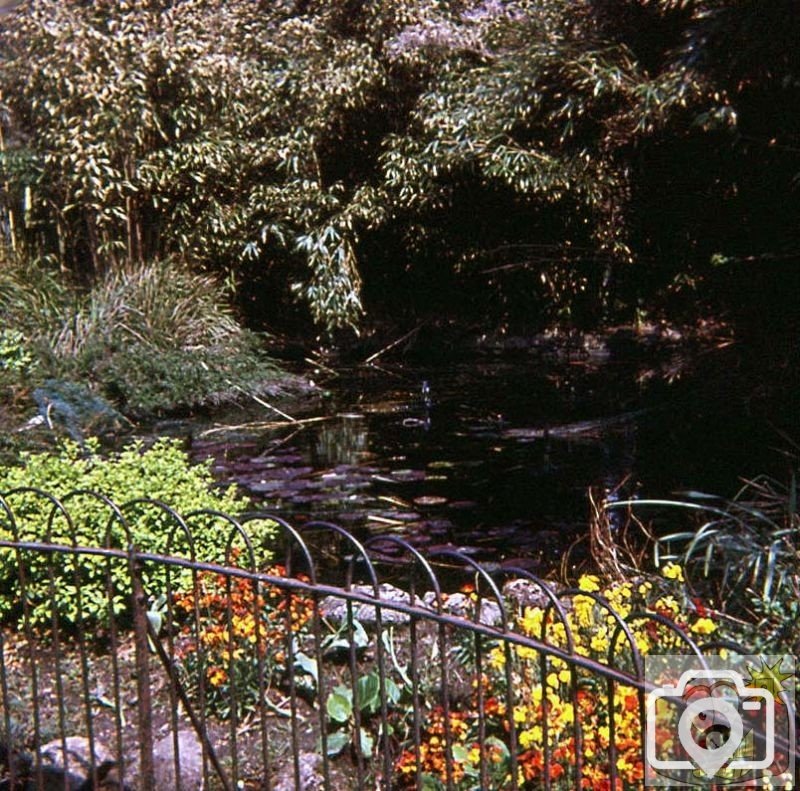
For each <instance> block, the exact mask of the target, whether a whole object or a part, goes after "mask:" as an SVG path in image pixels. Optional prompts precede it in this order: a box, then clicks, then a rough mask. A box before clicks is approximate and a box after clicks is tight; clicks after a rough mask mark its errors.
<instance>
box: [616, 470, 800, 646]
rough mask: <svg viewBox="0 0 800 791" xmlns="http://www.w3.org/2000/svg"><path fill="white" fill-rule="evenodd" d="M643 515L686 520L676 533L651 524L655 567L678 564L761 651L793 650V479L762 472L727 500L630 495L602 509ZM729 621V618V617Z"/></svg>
mask: <svg viewBox="0 0 800 791" xmlns="http://www.w3.org/2000/svg"><path fill="white" fill-rule="evenodd" d="M617 508H631V509H633V511H634V513H635V515H636V516H637V517H638V518H640V519H641V518H642V517H643V513H648V514H653V513H659V512H660V513H662V514H663V513H664V512H666V511H677V512H678V513H679V514H681V515H682V516H683V517H685V518H687V519H688V520H691V521H692V522H693V524H691V526H690V527H689V528H688V529H682V530H678V531H674V530H672V531H670V530H663V529H661V530H659V529H657V527H654V526H650V527H649V528H648V534H649V536H650V538H651V540H652V544H653V552H654V561H655V564H656V566H660V565H662V564H663V563H664V562H672V561H677V562H679V563H680V564H681V565H682V566H683V568H684V569H685V570H686V576H687V581H688V582H689V584H690V586H691V587H692V588H693V589H694V590H695V591H696V592H697V594H698V595H700V596H702V597H703V599H704V600H705V601H707V602H709V603H710V604H711V605H712V606H713V607H714V608H716V609H717V610H719V611H720V612H724V613H727V614H729V615H730V616H731V617H732V618H733V619H736V620H738V622H739V626H738V627H737V628H738V630H739V631H740V632H745V633H746V637H747V639H748V640H749V641H750V642H752V643H753V644H754V645H755V646H757V647H758V648H760V649H762V650H768V651H771V652H772V653H780V652H781V651H785V652H789V653H792V652H794V651H796V650H797V649H798V647H800V643H798V635H797V630H796V623H797V620H796V619H797V615H798V607H797V601H798V594H800V572H799V571H798V569H800V515H798V511H797V479H796V477H795V475H792V477H791V480H790V483H789V485H788V486H783V485H781V484H780V483H779V482H777V481H775V480H773V479H772V478H768V477H765V476H762V477H759V478H756V479H755V480H753V481H750V482H748V483H747V484H746V485H745V486H744V487H743V488H742V489H741V490H740V491H739V492H738V494H737V495H736V497H734V498H733V499H732V500H724V499H721V498H718V497H713V496H711V495H707V494H703V493H700V492H687V493H685V494H684V497H683V499H680V500H669V499H665V500H647V499H642V500H632V501H620V502H614V503H608V504H607V505H606V509H607V510H609V509H617ZM732 623H735V621H732Z"/></svg>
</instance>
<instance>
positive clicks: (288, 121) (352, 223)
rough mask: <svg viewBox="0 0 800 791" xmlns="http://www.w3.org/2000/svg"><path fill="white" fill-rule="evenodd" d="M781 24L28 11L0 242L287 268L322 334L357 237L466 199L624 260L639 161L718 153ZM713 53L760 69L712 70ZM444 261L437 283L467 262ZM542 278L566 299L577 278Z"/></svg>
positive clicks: (692, 18)
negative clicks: (663, 152)
mask: <svg viewBox="0 0 800 791" xmlns="http://www.w3.org/2000/svg"><path fill="white" fill-rule="evenodd" d="M789 5H791V4H790V3H789V4H787V3H783V2H781V3H776V4H774V7H773V6H771V7H770V8H771V9H772V10H771V12H770V14H767V15H766V17H765V16H764V14H762V13H761V12H760V11H759V12H758V13H756V10H757V9H756V7H757V6H758V4H757V3H733V2H729V1H728V0H708V2H697V3H687V2H675V0H646V1H645V2H641V3H636V4H630V3H619V2H614V1H613V0H607V1H605V2H598V1H597V0H582V1H581V2H576V3H564V2H561V0H544V1H542V0H448V1H447V2H434V0H390V1H389V2H385V3H359V4H354V3H352V2H348V1H347V0H335V1H334V2H322V0H305V2H291V1H290V0H280V1H272V2H268V1H267V0H259V1H256V0H228V1H227V2H225V0H181V1H180V2H169V1H168V0H123V1H122V2H111V1H110V0H100V2H94V3H85V2H80V1H79V0H30V2H28V3H26V4H24V6H23V7H21V9H20V10H18V11H16V12H15V13H13V14H11V15H9V16H7V17H6V18H4V27H3V29H2V32H1V33H0V37H2V46H3V59H2V61H0V120H1V121H2V123H1V124H0V125H1V126H2V131H3V139H2V141H0V158H1V160H2V169H3V173H2V182H3V184H4V199H3V203H4V225H5V234H6V238H7V240H8V243H9V246H11V247H14V248H19V249H20V250H22V251H24V252H25V253H26V254H28V255H31V256H34V257H35V256H49V257H51V258H55V259H57V260H58V261H59V263H60V265H61V266H62V268H66V269H69V270H71V271H74V272H78V273H79V274H81V275H83V276H88V277H97V276H100V275H102V274H104V273H106V272H108V271H114V270H116V269H119V268H120V267H121V266H123V265H127V264H133V265H141V264H142V263H143V262H146V261H150V260H153V259H163V258H167V257H170V256H171V257H173V259H184V260H187V261H189V262H190V263H191V264H192V265H193V266H196V267H200V268H203V269H209V268H215V269H221V270H224V271H227V272H229V273H234V274H237V273H240V272H241V271H243V268H244V267H245V266H248V267H249V266H251V265H253V264H255V265H256V266H262V267H264V268H265V269H266V268H278V269H279V271H280V272H281V273H282V274H283V275H285V278H286V280H287V281H289V282H290V283H291V286H292V288H291V290H292V291H293V292H294V293H295V294H296V295H298V296H299V297H300V298H301V299H302V300H304V301H305V302H306V303H307V304H308V305H309V307H310V309H311V314H312V316H313V318H314V319H315V320H316V322H317V323H318V324H320V325H321V326H323V327H327V328H328V329H333V328H335V327H339V326H343V325H351V326H355V325H356V324H357V323H358V321H359V318H360V316H361V314H362V311H363V307H362V294H361V284H362V277H363V262H361V261H360V245H361V241H362V240H363V239H364V237H365V235H367V234H374V233H380V232H381V231H385V230H387V229H388V230H389V231H391V232H397V235H399V236H401V237H402V236H405V238H406V240H407V245H408V248H409V249H410V250H413V249H414V246H415V245H417V244H418V242H419V241H420V240H424V239H425V238H429V237H431V236H435V235H436V233H437V231H438V228H439V224H440V219H441V216H442V213H443V212H447V211H448V209H450V208H451V207H452V206H453V205H455V204H456V203H457V202H458V200H459V199H463V197H464V196H465V195H467V196H469V197H470V199H471V198H472V196H473V193H474V194H475V195H476V196H477V203H476V206H475V214H476V215H478V214H481V213H483V212H485V213H487V214H488V215H489V216H491V212H492V209H493V205H492V200H494V199H495V197H496V195H497V194H502V195H503V196H504V198H503V199H504V200H506V201H507V202H508V205H509V206H513V207H514V210H515V211H517V212H519V213H521V214H523V215H524V214H525V213H528V214H529V215H530V216H531V217H532V218H536V217H538V216H547V217H559V216H566V217H567V218H568V219H567V220H564V221H563V227H560V228H558V226H557V224H556V226H555V227H556V228H558V230H557V231H554V232H553V235H554V237H557V235H558V233H560V234H561V239H560V241H562V242H563V243H564V244H572V243H575V244H582V245H588V246H590V247H592V248H593V250H594V253H595V258H594V259H593V260H595V261H601V262H602V264H598V265H601V266H602V267H606V268H607V267H609V266H610V265H611V264H609V262H612V263H613V262H616V263H620V262H631V261H633V260H634V259H635V258H636V254H637V250H636V249H635V244H634V242H635V240H634V238H633V237H632V234H631V227H632V225H633V224H634V222H640V217H639V216H638V215H637V207H636V206H635V205H634V204H633V201H634V200H635V191H636V187H637V180H638V179H641V177H642V173H641V172H640V171H639V170H638V169H637V168H638V163H639V162H640V161H642V153H643V152H646V151H648V150H649V149H648V147H649V146H653V147H655V146H658V145H659V143H660V142H661V141H662V140H664V139H666V138H669V139H670V140H672V141H673V142H674V141H676V140H681V139H683V138H684V137H686V138H689V137H692V136H698V135H703V134H710V135H717V136H720V135H725V134H730V133H731V132H734V131H735V130H736V129H737V125H738V124H739V122H740V112H739V108H738V107H737V103H736V100H737V96H739V95H743V96H749V95H750V94H749V93H748V91H751V92H752V93H753V96H755V94H756V93H757V91H756V88H758V87H759V86H761V87H763V86H765V85H767V83H771V82H775V83H776V84H778V83H780V85H787V86H788V85H795V84H796V83H797V80H796V77H795V75H796V74H797V73H798V72H797V70H795V66H796V64H795V63H794V60H792V58H791V57H788V56H786V55H785V54H781V52H779V51H778V48H776V47H771V46H769V45H768V44H769V41H770V40H772V39H774V38H775V32H776V31H777V32H778V33H780V36H779V40H781V41H782V40H784V39H786V37H787V36H789V35H790V32H791V30H793V29H794V30H796V27H795V28H792V23H791V20H792V19H793V18H794V17H792V16H791V15H790V14H788V11H787V8H788V6H789ZM795 16H796V15H795ZM726 31H727V32H728V33H731V35H734V36H736V37H738V38H736V40H737V41H742V42H744V41H745V40H747V39H748V37H751V38H752V41H751V42H750V48H749V49H746V50H743V52H751V51H752V50H753V48H754V47H755V46H758V42H761V44H762V45H763V49H762V51H763V53H764V55H765V60H764V62H761V63H758V64H757V66H755V67H752V68H751V66H750V65H749V64H750V63H751V60H752V59H750V58H749V57H748V58H745V57H744V56H742V57H734V56H733V55H730V54H725V53H724V52H723V51H722V49H721V47H720V42H721V41H723V40H725V36H726ZM781 31H783V32H782V33H781ZM722 67H724V68H725V69H727V70H728V71H727V73H728V74H729V75H733V77H729V78H727V79H726V78H724V76H720V75H721V70H722ZM787 80H788V82H787ZM737 92H738V93H737ZM788 115H789V114H788V113H787V117H788ZM731 139H732V140H733V135H731ZM790 142H791V141H790ZM776 150H777V149H776ZM787 150H788V149H787ZM730 181H731V182H733V177H731V179H730ZM708 183H709V184H710V185H712V186H713V185H717V184H719V185H720V186H719V189H720V191H721V192H723V191H724V190H725V189H726V186H725V183H724V179H720V178H717V177H716V176H715V175H714V174H709V177H708ZM733 186H734V187H736V186H738V185H736V184H733ZM731 189H733V187H731ZM729 192H730V190H729ZM559 212H560V213H561V214H559ZM497 241H498V242H499V243H503V244H526V243H530V242H531V241H532V240H531V239H530V238H518V237H517V238H499V239H498V240H497ZM534 241H542V240H538V239H537V240H534ZM547 241H550V242H554V241H559V240H558V239H555V238H554V239H548V240H547ZM453 246H454V247H455V248H456V249H454V250H453V254H452V255H451V256H445V257H444V258H443V263H442V265H443V266H447V265H450V266H453V267H455V268H456V269H457V268H458V267H459V266H461V265H463V264H464V262H465V261H469V260H472V259H474V258H475V250H474V249H472V247H470V245H469V244H467V243H464V247H463V248H460V249H459V248H458V240H456V243H455V244H454V245H453ZM567 258H568V259H569V261H568V262H567V263H562V264H560V267H561V268H562V269H563V268H564V267H567V268H570V267H572V263H571V261H572V259H571V258H569V257H567ZM565 261H567V259H565ZM400 264H401V265H402V266H408V265H409V262H408V261H403V262H400ZM382 265H384V266H388V264H382ZM411 265H412V266H413V262H412V263H411ZM541 279H542V282H544V283H551V282H555V281H559V282H563V283H567V284H578V285H575V286H569V287H565V288H564V289H563V292H564V293H563V294H561V292H559V294H560V295H561V296H563V297H564V298H568V295H567V293H566V292H567V291H569V290H570V289H571V288H577V289H581V288H584V287H585V284H586V283H587V282H589V281H590V280H591V277H589V276H588V275H587V273H585V272H579V273H575V274H571V273H563V272H562V273H560V274H559V273H554V272H551V271H549V270H543V271H542V273H541ZM559 298H560V297H559Z"/></svg>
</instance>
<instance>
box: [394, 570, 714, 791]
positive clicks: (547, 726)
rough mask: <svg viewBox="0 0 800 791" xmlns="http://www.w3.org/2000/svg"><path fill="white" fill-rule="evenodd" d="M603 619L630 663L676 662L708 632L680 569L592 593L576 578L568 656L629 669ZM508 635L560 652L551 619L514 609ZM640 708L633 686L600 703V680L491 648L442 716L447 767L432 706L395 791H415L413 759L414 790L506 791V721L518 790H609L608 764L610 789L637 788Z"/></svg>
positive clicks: (521, 649) (593, 581)
mask: <svg viewBox="0 0 800 791" xmlns="http://www.w3.org/2000/svg"><path fill="white" fill-rule="evenodd" d="M612 611H613V612H616V613H617V614H618V615H619V616H620V617H621V618H622V619H625V620H627V622H628V625H629V627H630V629H631V634H632V638H633V641H634V642H635V646H636V649H637V650H638V651H639V652H640V654H641V655H647V654H649V653H670V652H675V653H677V652H685V650H686V643H685V641H684V640H683V636H684V635H685V636H686V637H689V638H692V639H694V640H695V641H696V642H700V643H702V642H703V641H704V640H705V639H706V638H707V637H708V636H709V635H712V634H714V632H715V631H716V626H715V624H714V622H713V621H712V620H711V619H710V618H709V617H707V614H706V613H705V612H703V611H702V608H700V609H698V607H697V606H695V605H694V604H693V603H692V602H691V601H690V600H689V599H688V598H687V597H686V596H685V595H684V580H683V570H682V569H681V567H680V566H678V565H676V564H667V565H666V566H665V567H664V568H663V570H662V575H661V577H654V578H652V579H646V578H644V577H642V578H640V580H639V581H637V582H612V583H608V584H602V583H601V581H600V579H599V578H598V577H597V576H595V575H584V576H583V577H581V579H580V581H579V584H578V590H577V591H576V593H575V595H573V596H572V606H571V607H569V608H568V609H567V610H566V625H567V626H568V627H569V630H570V632H571V635H572V639H573V641H574V643H573V647H574V653H575V654H578V655H580V656H583V657H587V658H590V659H593V660H595V661H597V662H600V663H603V664H606V665H613V666H614V667H616V668H619V669H623V670H628V671H632V670H633V649H632V646H630V645H627V644H626V642H627V641H626V638H625V636H624V635H623V634H622V633H620V631H619V629H618V626H619V621H618V620H617V618H616V617H615V616H614V615H612ZM637 613H642V614H643V616H644V615H657V616H658V618H656V619H653V618H650V617H640V618H639V617H637ZM514 627H515V630H516V631H517V632H518V633H520V634H521V635H524V636H526V637H530V638H534V639H537V640H540V641H543V642H547V643H548V644H550V645H552V646H554V647H558V648H561V649H563V650H567V647H568V639H567V628H566V627H565V624H564V623H563V622H561V621H560V620H559V619H558V617H557V616H555V614H554V611H553V610H552V609H549V610H545V609H543V608H541V607H526V608H524V609H523V610H522V611H521V612H520V613H519V615H518V617H517V618H516V620H515V624H514ZM509 671H510V672H509ZM509 679H510V680H511V689H509V686H508V680H509ZM509 700H512V701H513V704H512V708H511V709H510V710H509V708H508V705H509ZM641 706H642V701H641V700H640V693H639V692H638V691H637V689H635V688H633V687H626V686H624V685H622V684H614V685H613V692H612V693H611V696H610V697H609V686H608V684H607V682H606V681H605V680H604V679H602V678H600V677H599V676H597V675H596V674H590V673H588V672H587V671H584V670H581V669H579V668H573V667H571V666H569V665H568V664H567V663H566V662H564V661H563V660H561V659H559V658H557V657H552V658H549V659H547V660H546V661H543V659H542V656H541V654H540V653H539V652H538V651H536V650H535V649H534V648H532V647H529V646H526V645H520V644H510V647H509V648H506V646H505V645H504V644H502V643H498V644H497V645H495V646H494V647H493V648H491V650H490V652H489V654H488V661H487V662H485V663H484V665H483V668H482V672H481V673H480V674H478V673H477V672H476V673H475V675H474V677H473V681H472V695H471V697H470V699H469V700H468V701H466V702H464V703H461V704H458V705H457V704H454V705H452V706H451V707H450V711H449V715H448V716H449V733H450V740H451V745H452V760H448V756H447V747H446V738H445V721H446V717H445V713H444V711H443V710H442V708H441V707H434V708H433V709H432V710H431V711H430V712H429V714H428V716H427V718H426V720H425V722H424V723H423V736H422V744H421V746H420V750H419V755H418V756H417V753H416V752H415V750H414V749H413V747H409V748H408V749H406V750H405V751H403V752H402V754H401V755H400V757H399V759H398V761H397V762H396V766H395V769H396V773H397V778H398V781H399V782H400V783H401V786H402V787H403V788H413V787H416V780H417V767H418V762H417V758H419V768H420V769H421V771H422V775H423V778H424V782H425V784H426V785H425V786H424V787H425V788H431V789H438V788H444V787H446V785H447V782H448V774H449V775H450V781H451V782H452V783H453V784H454V786H455V787H456V788H457V789H459V791H467V789H477V788H481V789H486V788H491V789H503V788H508V787H509V786H510V783H511V774H510V773H511V766H512V761H511V748H512V741H511V738H510V731H511V727H510V720H513V723H514V730H515V734H516V742H517V750H516V764H517V772H518V777H517V781H518V784H519V787H520V788H524V789H538V788H542V787H543V786H544V785H545V783H547V782H548V781H549V782H550V783H551V787H552V788H556V789H560V788H565V789H566V788H570V789H571V788H574V787H575V782H576V780H575V778H576V776H577V772H578V766H580V778H581V779H580V786H581V787H582V788H594V789H608V791H612V785H611V761H612V760H614V761H615V764H616V773H617V783H616V789H613V791H617V790H619V791H624V790H627V789H634V788H639V787H640V786H641V784H642V781H643V778H644V767H643V765H642V760H641V757H642V744H643V741H642V740H643V730H642V728H643V719H642V708H641ZM481 707H482V709H483V723H482V727H481V719H482V718H481V716H480V710H481ZM481 729H482V733H481ZM612 745H613V748H612ZM548 755H549V758H547V756H548Z"/></svg>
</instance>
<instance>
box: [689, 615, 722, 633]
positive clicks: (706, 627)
mask: <svg viewBox="0 0 800 791" xmlns="http://www.w3.org/2000/svg"><path fill="white" fill-rule="evenodd" d="M690 628H691V630H692V631H693V632H694V633H695V634H713V633H714V632H716V631H717V625H716V624H715V623H714V621H712V620H711V619H710V618H698V619H697V620H696V621H695V622H694V623H693V624H692V626H691V627H690Z"/></svg>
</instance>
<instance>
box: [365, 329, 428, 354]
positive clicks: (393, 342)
mask: <svg viewBox="0 0 800 791" xmlns="http://www.w3.org/2000/svg"><path fill="white" fill-rule="evenodd" d="M423 325H424V322H423V324H418V325H417V326H416V327H414V329H413V330H411V331H409V332H407V333H406V334H405V335H403V336H402V337H400V338H398V339H397V340H396V341H392V342H391V343H390V344H389V345H388V346H384V347H383V348H382V349H380V350H379V351H377V352H375V354H371V355H370V356H369V357H367V359H366V360H364V364H365V365H369V364H370V363H371V362H372V361H373V360H377V359H378V357H380V356H381V355H382V354H384V353H385V352H388V351H389V350H390V349H394V347H395V346H399V345H400V344H401V343H402V342H403V341H405V340H407V339H408V338H410V337H411V336H412V335H414V333H417V332H419V331H420V330H421V329H422V327H423Z"/></svg>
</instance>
